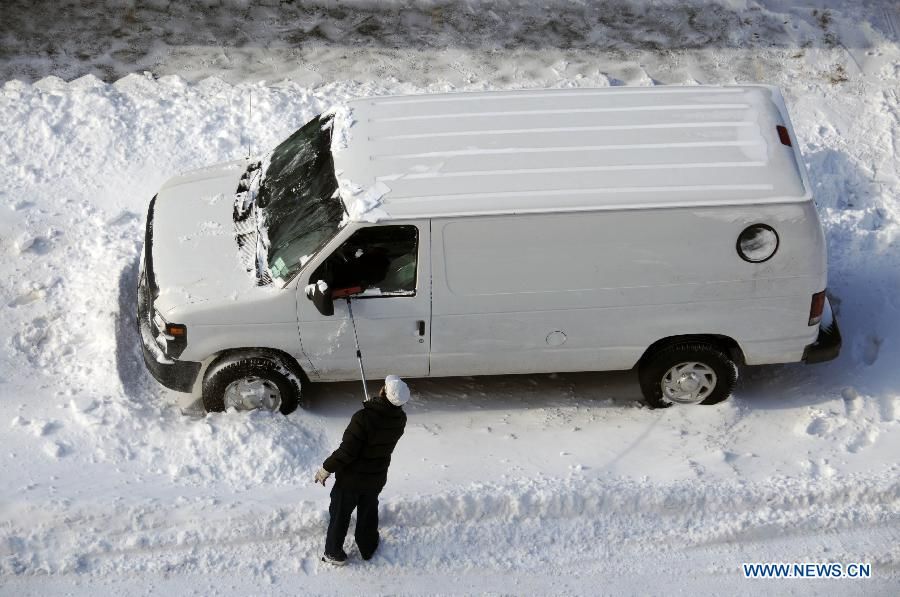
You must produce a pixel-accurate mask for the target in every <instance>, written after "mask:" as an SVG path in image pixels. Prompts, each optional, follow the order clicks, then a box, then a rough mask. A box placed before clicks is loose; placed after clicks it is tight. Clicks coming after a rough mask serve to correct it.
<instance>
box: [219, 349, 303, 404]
mask: <svg viewBox="0 0 900 597" xmlns="http://www.w3.org/2000/svg"><path fill="white" fill-rule="evenodd" d="M299 400H300V379H299V378H298V376H297V375H295V374H294V373H293V372H292V371H291V370H290V369H289V368H288V367H286V366H285V365H284V364H283V363H282V362H281V360H280V359H278V358H277V357H274V356H269V355H265V356H244V357H232V358H228V359H223V360H221V361H219V362H214V363H213V364H211V365H210V366H209V370H208V371H207V374H206V376H205V379H204V380H203V406H204V408H205V409H206V411H207V412H222V411H225V410H228V409H230V408H234V409H236V410H239V411H244V410H271V411H278V412H280V413H282V414H285V415H286V414H289V413H292V412H294V411H295V410H296V409H297V405H298V403H299Z"/></svg>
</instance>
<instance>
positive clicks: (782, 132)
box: [775, 124, 791, 147]
mask: <svg viewBox="0 0 900 597" xmlns="http://www.w3.org/2000/svg"><path fill="white" fill-rule="evenodd" d="M775 130H776V131H778V138H779V139H781V144H782V145H787V146H788V147H791V136H790V135H788V131H787V128H785V127H783V126H781V125H780V124H779V125H778V126H776V127H775Z"/></svg>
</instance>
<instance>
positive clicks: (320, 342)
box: [297, 220, 431, 381]
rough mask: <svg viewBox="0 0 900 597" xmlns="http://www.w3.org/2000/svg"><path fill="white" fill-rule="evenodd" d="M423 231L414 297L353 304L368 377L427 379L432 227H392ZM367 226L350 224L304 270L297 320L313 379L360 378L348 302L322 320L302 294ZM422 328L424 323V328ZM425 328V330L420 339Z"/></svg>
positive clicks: (373, 297)
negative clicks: (319, 271) (326, 263)
mask: <svg viewBox="0 0 900 597" xmlns="http://www.w3.org/2000/svg"><path fill="white" fill-rule="evenodd" d="M391 223H392V224H397V225H414V226H416V228H417V229H418V257H417V264H416V294H415V296H390V295H387V296H377V295H371V294H365V295H363V296H359V297H354V298H353V299H352V301H353V302H352V306H353V316H354V318H355V320H356V328H357V329H356V332H357V335H358V337H359V344H360V349H361V350H362V354H363V355H364V359H365V367H366V375H367V376H369V377H384V376H386V375H389V374H395V375H403V376H407V377H427V376H428V375H429V373H430V367H429V350H430V348H431V256H430V252H431V237H430V222H428V221H427V220H422V221H404V222H391ZM364 226H365V224H358V223H357V224H350V225H348V226H347V227H346V228H345V229H343V230H342V231H341V232H340V233H339V234H338V235H337V236H336V237H335V238H334V239H333V240H332V241H331V242H329V243H328V245H327V246H326V247H325V249H323V250H322V251H320V252H319V254H318V255H317V256H316V257H315V258H314V259H313V260H312V261H311V262H310V263H309V264H307V266H306V267H304V268H303V270H302V272H301V274H300V275H299V276H298V278H299V284H298V295H297V318H298V320H299V325H300V337H301V339H302V347H303V352H304V355H305V358H306V359H307V360H308V361H309V362H310V363H311V365H312V370H311V371H310V372H308V375H309V376H310V378H311V379H315V380H320V381H339V380H347V379H358V378H359V365H358V362H357V358H356V344H355V342H354V337H353V333H354V331H353V322H352V321H351V320H350V314H349V310H348V308H347V302H346V301H345V300H341V299H337V300H335V301H334V315H331V316H324V315H322V314H320V313H319V312H318V311H317V310H316V308H315V306H314V305H313V303H312V301H310V300H308V299H307V298H306V296H305V295H304V294H303V291H304V288H305V287H306V285H307V284H310V283H314V282H316V280H312V279H311V278H310V276H311V275H312V274H313V273H314V272H315V271H316V268H318V266H319V265H321V264H322V263H323V262H324V261H325V260H326V259H328V257H329V256H330V255H331V254H332V252H333V251H335V250H336V249H337V248H338V247H340V245H341V244H342V243H343V242H344V241H345V240H347V239H348V238H349V237H350V236H351V235H352V234H353V233H354V232H355V231H356V230H358V229H359V228H361V227H364ZM419 322H423V323H422V324H420V323H419ZM420 325H421V326H422V327H423V328H424V330H423V332H424V333H423V334H422V335H421V336H420V335H419V329H420Z"/></svg>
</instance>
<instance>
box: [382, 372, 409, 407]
mask: <svg viewBox="0 0 900 597" xmlns="http://www.w3.org/2000/svg"><path fill="white" fill-rule="evenodd" d="M384 393H385V394H387V399H388V402H390V403H391V404H393V405H394V406H403V405H404V404H406V403H407V402H409V386H408V385H406V383H405V382H404V381H403V380H402V379H400V378H399V377H397V376H396V375H388V376H387V377H385V378H384Z"/></svg>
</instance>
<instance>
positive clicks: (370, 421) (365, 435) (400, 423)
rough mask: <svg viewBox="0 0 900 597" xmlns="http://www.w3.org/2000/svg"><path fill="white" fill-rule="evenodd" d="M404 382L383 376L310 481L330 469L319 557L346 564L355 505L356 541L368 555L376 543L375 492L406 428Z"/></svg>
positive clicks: (362, 553) (320, 479) (322, 479)
mask: <svg viewBox="0 0 900 597" xmlns="http://www.w3.org/2000/svg"><path fill="white" fill-rule="evenodd" d="M408 401H409V387H408V386H407V385H406V384H405V383H404V382H403V380H401V379H400V378H399V377H397V376H396V375H388V376H387V377H386V378H385V380H384V385H383V386H382V388H381V391H380V392H379V393H378V395H377V396H375V397H374V398H372V399H370V400H368V401H366V402H364V403H363V408H361V409H360V410H358V411H356V413H354V414H353V416H352V417H351V418H350V423H349V424H348V425H347V429H346V430H345V431H344V436H343V438H342V440H341V445H340V446H339V447H338V449H337V450H335V451H334V452H333V453H332V454H331V456H329V457H328V458H326V459H325V462H324V463H323V464H322V466H321V467H320V468H319V470H318V471H317V472H316V476H315V481H316V483H321V484H322V486H323V487H324V486H325V481H326V480H327V479H328V477H330V476H331V474H332V473H334V475H335V481H334V487H332V489H331V505H330V506H329V508H328V514H329V516H330V519H329V521H328V532H327V535H326V537H325V553H324V555H323V556H322V561H323V562H325V563H328V564H332V565H335V566H343V565H344V564H346V563H347V553H346V552H345V551H344V539H345V537H346V536H347V530H348V529H349V528H350V515H351V514H352V513H353V510H354V509H356V530H355V532H354V536H355V539H356V546H357V547H358V548H359V554H360V556H362V559H364V560H369V559H371V558H372V556H373V555H374V554H375V550H376V549H377V548H378V542H379V535H378V496H379V494H380V493H381V490H382V489H384V486H385V484H386V483H387V472H388V467H389V466H390V464H391V454H392V453H393V451H394V447H396V445H397V442H398V441H399V440H400V437H401V436H402V435H403V431H404V429H405V428H406V413H405V412H403V405H404V404H406V403H407V402H408Z"/></svg>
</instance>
